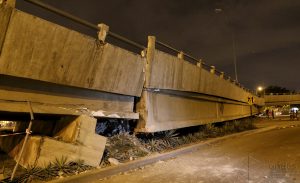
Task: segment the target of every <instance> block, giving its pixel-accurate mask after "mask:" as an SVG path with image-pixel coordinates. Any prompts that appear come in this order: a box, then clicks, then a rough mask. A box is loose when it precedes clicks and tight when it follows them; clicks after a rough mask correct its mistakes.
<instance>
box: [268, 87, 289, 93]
mask: <svg viewBox="0 0 300 183" xmlns="http://www.w3.org/2000/svg"><path fill="white" fill-rule="evenodd" d="M270 93H291V91H290V90H288V89H286V88H284V87H280V86H272V85H271V86H268V87H267V88H266V89H265V94H270Z"/></svg>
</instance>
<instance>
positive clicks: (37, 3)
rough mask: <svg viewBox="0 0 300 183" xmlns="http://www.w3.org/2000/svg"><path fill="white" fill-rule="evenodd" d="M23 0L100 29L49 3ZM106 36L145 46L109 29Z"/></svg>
mask: <svg viewBox="0 0 300 183" xmlns="http://www.w3.org/2000/svg"><path fill="white" fill-rule="evenodd" d="M24 1H26V2H28V3H31V4H34V5H36V6H38V7H41V8H43V9H46V10H48V11H51V12H53V13H56V14H58V15H60V16H63V17H65V18H68V19H70V20H72V21H74V22H76V23H79V24H81V25H84V26H86V27H88V28H91V29H93V30H97V31H99V30H100V28H99V27H98V26H97V25H94V24H92V23H90V22H88V21H86V20H83V19H81V18H79V17H77V16H74V15H72V14H70V13H68V12H65V11H63V10H60V9H58V8H55V7H53V6H51V5H49V4H46V3H43V2H41V1H39V0H24ZM108 36H110V37H112V38H115V39H118V40H120V41H123V42H124V43H127V44H128V45H131V46H134V47H136V48H139V49H142V50H143V49H145V48H146V47H145V46H143V45H141V44H139V43H137V42H134V41H132V40H130V39H127V38H125V37H123V36H121V35H119V34H117V33H114V32H111V31H108Z"/></svg>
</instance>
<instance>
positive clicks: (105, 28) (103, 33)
mask: <svg viewBox="0 0 300 183" xmlns="http://www.w3.org/2000/svg"><path fill="white" fill-rule="evenodd" d="M98 27H99V28H100V30H99V32H98V39H99V40H100V41H101V42H102V43H104V42H105V39H106V36H107V34H108V31H109V26H108V25H106V24H103V23H101V24H98Z"/></svg>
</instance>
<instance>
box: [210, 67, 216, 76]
mask: <svg viewBox="0 0 300 183" xmlns="http://www.w3.org/2000/svg"><path fill="white" fill-rule="evenodd" d="M215 72H216V67H215V66H210V73H212V74H214V73H215Z"/></svg>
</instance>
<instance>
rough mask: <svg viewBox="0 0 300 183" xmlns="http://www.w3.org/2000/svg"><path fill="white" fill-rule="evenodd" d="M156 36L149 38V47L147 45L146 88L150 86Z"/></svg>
mask: <svg viewBox="0 0 300 183" xmlns="http://www.w3.org/2000/svg"><path fill="white" fill-rule="evenodd" d="M155 42H156V38H155V36H148V45H147V53H146V61H147V63H146V74H145V75H146V81H145V86H146V87H148V86H150V71H151V63H152V61H153V59H154V52H155Z"/></svg>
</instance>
